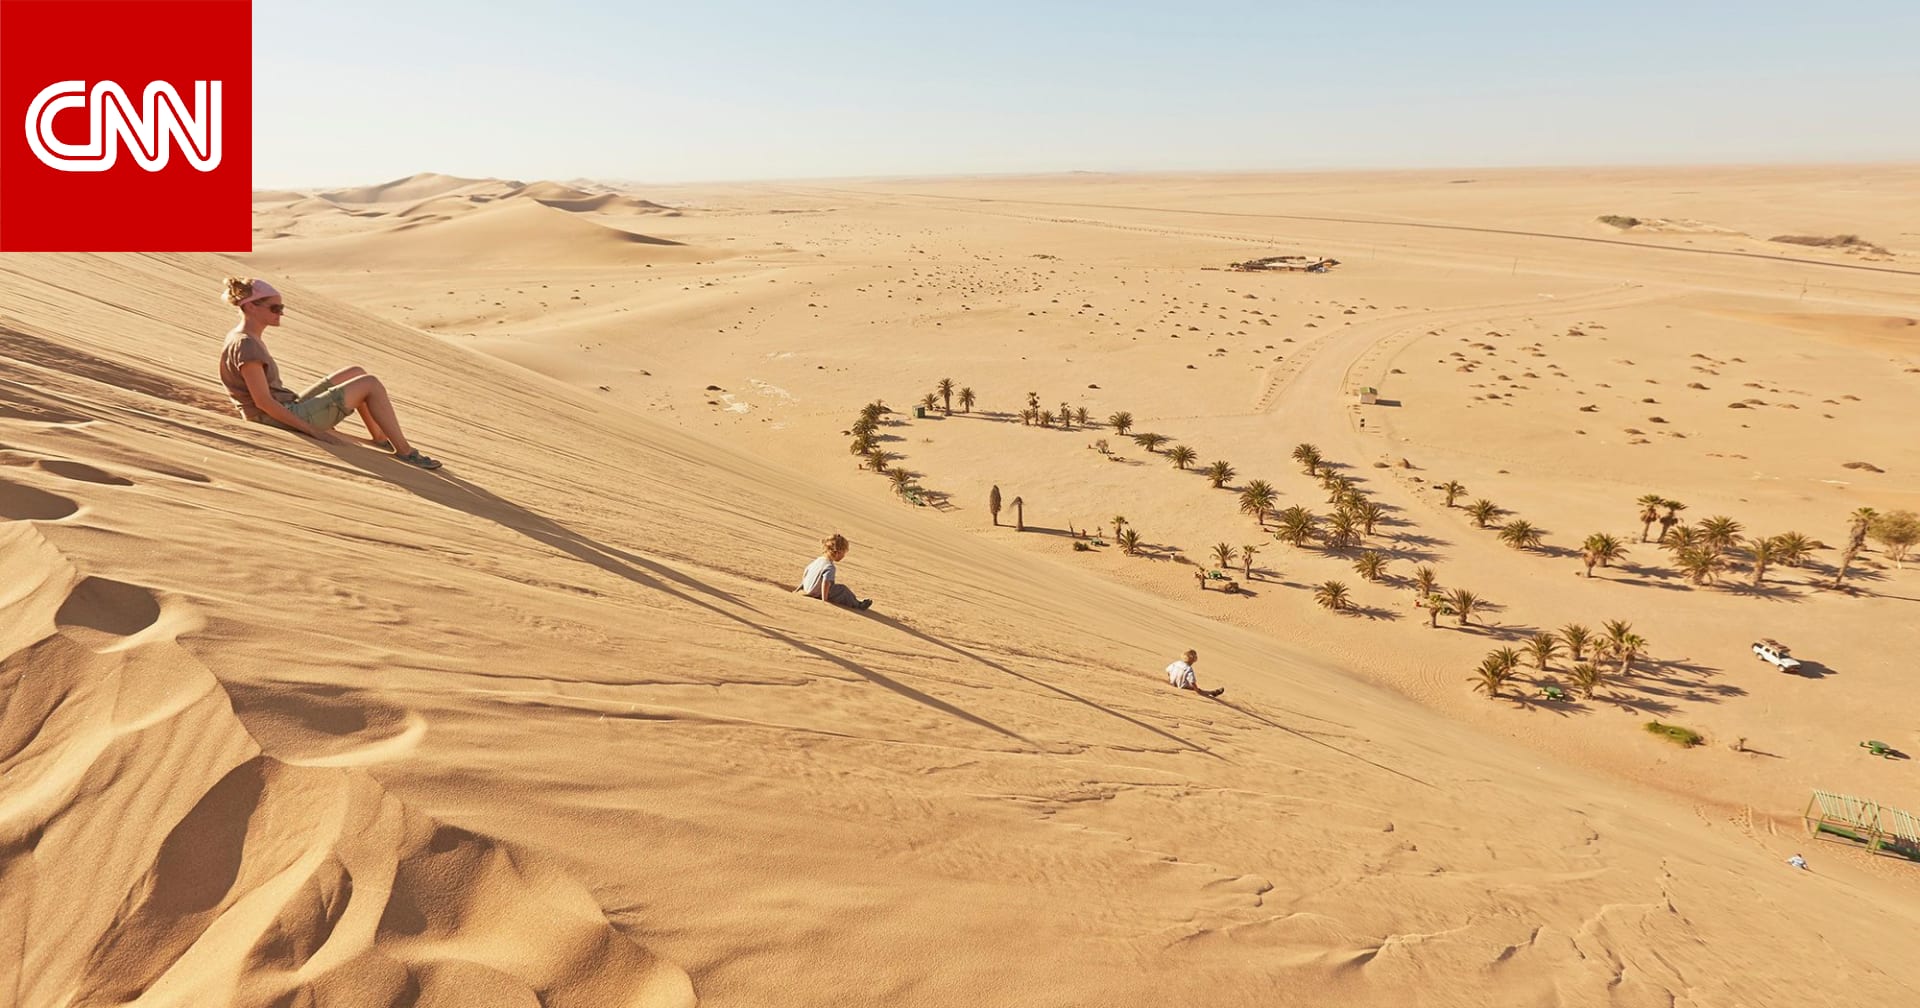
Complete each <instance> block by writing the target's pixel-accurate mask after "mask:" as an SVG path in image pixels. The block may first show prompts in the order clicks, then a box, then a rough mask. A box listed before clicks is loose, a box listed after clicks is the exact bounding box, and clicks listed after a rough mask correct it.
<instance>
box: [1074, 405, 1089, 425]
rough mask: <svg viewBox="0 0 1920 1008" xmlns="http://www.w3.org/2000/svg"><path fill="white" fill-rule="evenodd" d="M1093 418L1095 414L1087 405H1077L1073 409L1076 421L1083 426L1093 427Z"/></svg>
mask: <svg viewBox="0 0 1920 1008" xmlns="http://www.w3.org/2000/svg"><path fill="white" fill-rule="evenodd" d="M1092 420H1093V414H1091V413H1088V412H1087V408H1086V407H1085V406H1080V407H1076V408H1075V409H1074V411H1073V422H1074V423H1077V424H1079V425H1080V426H1082V427H1091V426H1092V425H1093V424H1092Z"/></svg>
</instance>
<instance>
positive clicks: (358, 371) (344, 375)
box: [300, 367, 387, 441]
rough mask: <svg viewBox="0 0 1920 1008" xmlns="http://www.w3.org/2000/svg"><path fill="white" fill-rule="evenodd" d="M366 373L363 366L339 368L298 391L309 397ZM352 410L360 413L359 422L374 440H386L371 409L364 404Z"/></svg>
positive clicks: (303, 396)
mask: <svg viewBox="0 0 1920 1008" xmlns="http://www.w3.org/2000/svg"><path fill="white" fill-rule="evenodd" d="M366 373H367V369H366V368H363V367H347V368H341V369H340V370H338V371H335V372H334V373H332V374H330V375H328V376H326V377H325V378H322V379H320V380H319V381H317V382H314V383H313V387H312V388H309V389H307V390H306V391H305V392H302V393H300V398H302V399H311V398H313V397H314V396H317V395H319V394H320V393H322V392H325V391H326V390H327V389H329V388H333V387H335V386H338V385H345V384H346V383H347V382H350V381H352V380H354V379H355V378H359V377H361V376H363V375H365V374H366ZM354 411H355V412H357V413H359V414H360V422H361V423H364V424H366V425H367V433H368V434H369V435H371V436H372V438H373V439H374V440H375V441H385V440H387V435H386V434H385V432H383V431H381V429H380V424H379V422H378V421H377V420H376V419H375V418H374V415H373V411H372V410H369V409H368V408H367V407H366V406H364V405H362V406H358V407H356V408H355V410H354Z"/></svg>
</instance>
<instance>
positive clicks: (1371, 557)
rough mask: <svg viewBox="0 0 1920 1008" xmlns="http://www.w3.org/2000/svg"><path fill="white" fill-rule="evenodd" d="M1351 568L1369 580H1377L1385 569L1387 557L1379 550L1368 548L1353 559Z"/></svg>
mask: <svg viewBox="0 0 1920 1008" xmlns="http://www.w3.org/2000/svg"><path fill="white" fill-rule="evenodd" d="M1353 569H1354V570H1355V571H1356V572H1358V573H1359V575H1360V576H1361V577H1363V578H1366V579H1367V580H1369V581H1378V580H1380V575H1381V573H1382V572H1383V571H1385V570H1386V569H1387V558H1386V556H1385V555H1383V554H1382V553H1381V552H1380V551H1379V550H1368V551H1366V552H1365V553H1362V554H1360V555H1359V556H1358V557H1356V558H1355V559H1354V561H1353Z"/></svg>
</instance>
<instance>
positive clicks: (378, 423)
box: [340, 374, 413, 455]
mask: <svg viewBox="0 0 1920 1008" xmlns="http://www.w3.org/2000/svg"><path fill="white" fill-rule="evenodd" d="M340 391H341V392H342V393H344V394H345V395H346V403H347V405H348V406H351V407H353V408H354V409H355V410H356V411H358V412H359V413H360V416H361V418H362V419H364V420H365V421H366V423H367V431H368V432H369V433H371V434H372V435H373V436H374V439H375V440H382V439H384V440H386V441H389V442H391V443H392V444H393V453H394V454H395V455H405V454H407V453H408V452H411V451H412V450H413V446H412V445H410V444H408V443H407V436H406V435H405V434H402V433H400V418H399V417H397V416H394V413H393V399H392V398H391V397H389V396H388V395H387V387H386V386H385V385H383V384H381V383H380V379H378V378H375V377H374V376H372V375H368V374H363V375H361V376H359V377H358V378H351V379H348V381H347V382H346V384H344V385H341V386H340Z"/></svg>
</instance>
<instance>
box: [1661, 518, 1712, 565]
mask: <svg viewBox="0 0 1920 1008" xmlns="http://www.w3.org/2000/svg"><path fill="white" fill-rule="evenodd" d="M1705 541H1706V540H1705V538H1704V537H1702V536H1701V535H1700V530H1699V529H1697V528H1694V527H1693V526H1691V525H1677V526H1675V527H1673V528H1670V529H1667V530H1666V531H1663V532H1661V533H1660V548H1661V549H1664V550H1668V551H1670V552H1672V553H1673V555H1674V558H1675V559H1678V558H1679V556H1680V554H1682V553H1685V552H1686V551H1687V550H1690V549H1696V548H1698V547H1699V546H1701V545H1703V544H1704V543H1705Z"/></svg>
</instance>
